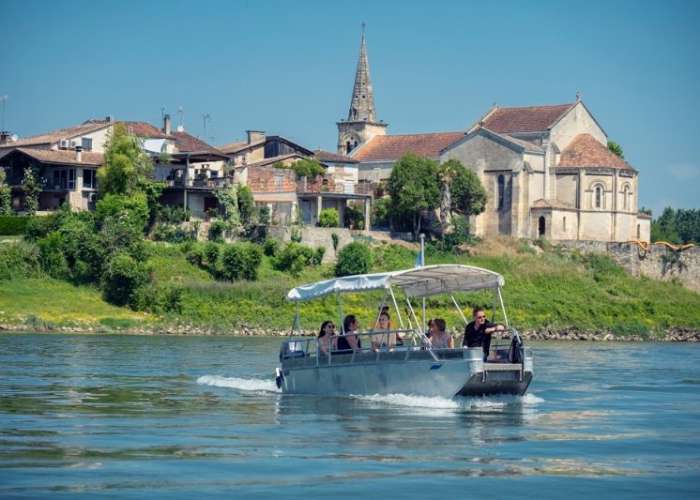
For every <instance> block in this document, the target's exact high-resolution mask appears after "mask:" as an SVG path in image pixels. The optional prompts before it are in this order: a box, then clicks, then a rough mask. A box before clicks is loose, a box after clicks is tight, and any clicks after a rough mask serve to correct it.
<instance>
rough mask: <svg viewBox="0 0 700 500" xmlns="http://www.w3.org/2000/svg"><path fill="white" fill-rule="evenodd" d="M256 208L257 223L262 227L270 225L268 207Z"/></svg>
mask: <svg viewBox="0 0 700 500" xmlns="http://www.w3.org/2000/svg"><path fill="white" fill-rule="evenodd" d="M257 208H258V222H259V223H260V224H262V225H263V226H269V225H270V218H271V214H270V207H268V206H267V205H260V206H259V207H257Z"/></svg>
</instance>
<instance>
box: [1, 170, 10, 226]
mask: <svg viewBox="0 0 700 500" xmlns="http://www.w3.org/2000/svg"><path fill="white" fill-rule="evenodd" d="M6 175H7V174H5V169H4V168H2V167H0V215H10V214H12V188H10V186H8V185H7V182H6V181H5V179H6V178H7V177H6Z"/></svg>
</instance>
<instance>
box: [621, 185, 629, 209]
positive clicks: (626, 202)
mask: <svg viewBox="0 0 700 500" xmlns="http://www.w3.org/2000/svg"><path fill="white" fill-rule="evenodd" d="M629 195H630V187H629V184H625V187H624V188H623V189H622V208H624V209H625V210H629V208H630V206H629V205H630V196H629Z"/></svg>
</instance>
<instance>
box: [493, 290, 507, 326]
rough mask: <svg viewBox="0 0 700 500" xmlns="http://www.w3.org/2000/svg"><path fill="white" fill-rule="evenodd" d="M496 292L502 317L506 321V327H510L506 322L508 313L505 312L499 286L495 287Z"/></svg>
mask: <svg viewBox="0 0 700 500" xmlns="http://www.w3.org/2000/svg"><path fill="white" fill-rule="evenodd" d="M496 293H497V294H498V301H499V302H500V303H501V311H502V312H503V319H505V321H506V328H510V325H509V324H508V315H507V314H506V306H505V304H503V296H502V295H501V287H500V286H499V287H498V288H496Z"/></svg>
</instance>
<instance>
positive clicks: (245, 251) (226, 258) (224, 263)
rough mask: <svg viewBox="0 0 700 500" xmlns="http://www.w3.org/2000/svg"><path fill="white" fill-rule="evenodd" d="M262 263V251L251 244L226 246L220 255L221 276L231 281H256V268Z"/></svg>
mask: <svg viewBox="0 0 700 500" xmlns="http://www.w3.org/2000/svg"><path fill="white" fill-rule="evenodd" d="M261 262H262V250H261V249H260V247H259V246H258V245H255V244H253V243H235V244H233V245H228V246H227V247H226V249H225V250H224V251H223V253H222V255H221V274H222V275H223V276H224V277H225V278H227V279H229V280H231V281H234V280H238V279H241V278H243V279H246V280H250V281H255V280H256V279H258V267H259V266H260V263H261Z"/></svg>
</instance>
